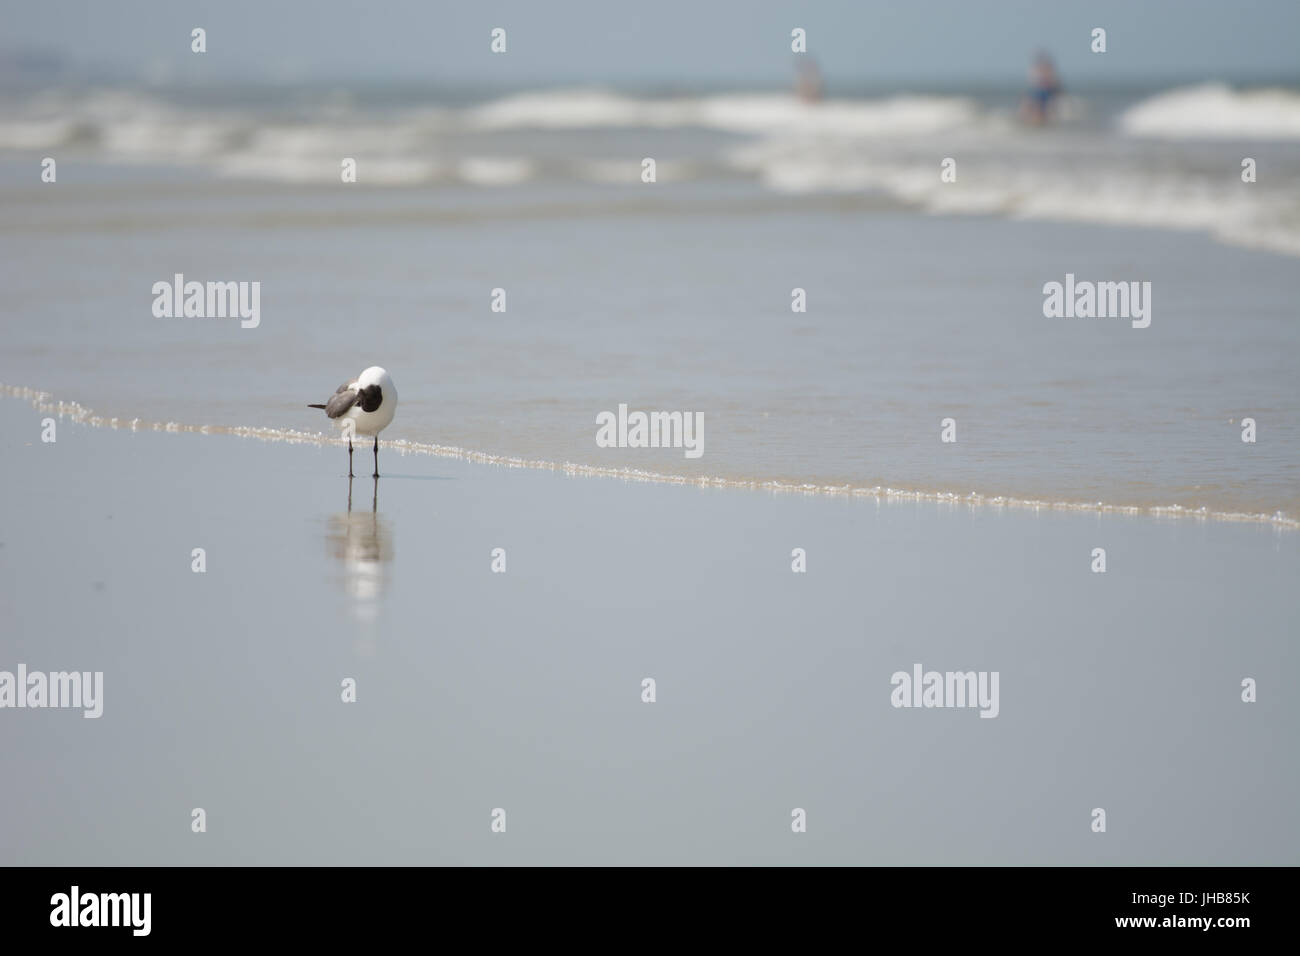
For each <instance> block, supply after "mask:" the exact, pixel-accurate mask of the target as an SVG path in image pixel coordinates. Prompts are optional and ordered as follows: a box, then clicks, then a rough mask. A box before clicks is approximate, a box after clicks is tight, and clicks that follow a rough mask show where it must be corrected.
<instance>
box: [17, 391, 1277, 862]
mask: <svg viewBox="0 0 1300 956" xmlns="http://www.w3.org/2000/svg"><path fill="white" fill-rule="evenodd" d="M44 417H46V416H45V415H44V414H43V413H41V412H38V411H36V410H35V409H33V408H32V407H31V406H30V405H29V404H28V403H27V402H24V401H21V400H17V399H14V398H4V399H0V444H2V445H3V449H4V451H3V461H4V471H5V488H4V495H3V497H2V498H0V501H2V502H3V504H0V618H2V619H3V621H4V626H3V631H2V632H0V635H2V636H0V670H8V671H13V670H15V668H16V667H17V665H18V664H20V663H22V664H25V665H26V666H27V668H28V669H29V670H42V671H59V670H73V669H75V670H81V671H102V672H103V674H104V700H103V715H102V716H101V717H100V718H99V719H84V718H83V717H82V715H81V712H80V711H77V710H53V709H0V747H2V748H3V752H4V754H5V777H6V781H7V782H6V784H5V786H4V787H3V788H0V793H3V796H0V808H2V809H3V812H2V813H0V861H2V862H5V863H13V864H75V865H94V864H113V865H117V864H151V863H152V864H166V863H174V864H235V863H258V864H261V863H267V864H271V863H279V864H290V863H306V864H348V863H355V864H362V863H377V864H422V863H451V864H492V863H505V864H543V863H546V864H586V863H611V864H633V863H639V864H674V863H683V864H710V863H715V864H725V863H772V864H1022V863H1024V864H1032V863H1040V864H1125V865H1129V864H1152V865H1162V864H1174V865H1177V864H1289V865H1294V864H1296V863H1298V862H1300V828H1297V827H1296V826H1295V825H1294V808H1295V806H1296V804H1297V802H1298V801H1300V781H1298V780H1297V772H1296V767H1295V762H1294V761H1293V760H1290V759H1288V758H1289V755H1290V754H1291V753H1292V751H1293V749H1294V748H1293V746H1292V744H1293V741H1292V737H1293V735H1294V729H1295V727H1296V726H1297V725H1298V724H1300V703H1297V697H1296V695H1295V693H1294V691H1293V684H1294V683H1295V681H1296V680H1297V678H1298V677H1300V654H1298V653H1297V650H1296V641H1295V633H1296V624H1297V622H1300V593H1298V592H1297V590H1296V588H1295V581H1296V580H1297V575H1298V572H1300V534H1297V533H1295V532H1293V531H1289V530H1286V529H1279V528H1276V527H1271V526H1267V525H1257V524H1234V523H1216V522H1206V521H1200V520H1196V519H1191V518H1179V519H1167V520H1161V519H1153V518H1148V517H1130V516H1124V515H1076V514H1065V513H1057V512H1051V511H1045V512H1033V511H1024V510H1020V511H1017V510H1001V509H997V508H990V507H983V508H974V509H972V508H968V507H965V506H962V505H942V504H935V503H889V502H877V501H874V500H854V499H835V498H826V497H804V496H800V495H772V494H767V493H763V492H757V491H739V490H719V489H708V488H699V487H694V486H673V485H662V484H644V483H630V482H623V481H619V480H615V479H608V478H580V477H573V476H569V475H564V474H561V473H550V472H541V471H533V470H525V469H510V468H503V467H497V466H491V465H482V464H475V463H469V462H464V461H457V460H453V459H445V458H436V457H429V456H420V455H405V456H403V455H399V454H397V453H395V452H393V451H391V450H385V451H383V452H381V461H380V464H381V469H382V470H383V471H384V472H385V476H384V477H383V478H382V479H380V481H379V482H378V487H377V489H376V487H375V483H374V482H372V481H371V479H369V478H368V477H367V478H358V479H357V480H356V481H354V482H353V483H352V489H351V490H352V496H351V512H349V511H348V488H349V482H348V479H347V478H346V460H345V459H346V453H345V452H344V451H343V450H342V448H340V447H338V446H331V447H317V446H311V445H293V444H284V443H270V442H261V441H257V440H253V439H241V438H235V437H229V436H220V435H200V434H167V433H159V432H151V431H150V432H131V431H129V430H122V429H119V430H112V429H106V428H93V427H88V426H85V425H80V424H76V423H74V422H72V421H70V420H64V421H62V422H61V423H60V424H59V425H58V431H57V441H56V442H54V443H52V444H49V443H43V442H42V441H41V430H42V427H41V420H42V418H44ZM359 460H360V459H359ZM359 470H361V469H359ZM364 471H365V472H367V473H368V471H369V469H368V468H365V469H364ZM372 506H373V507H374V510H373V511H372ZM796 547H798V548H803V549H805V551H806V553H807V572H806V573H803V574H795V573H792V572H791V550H792V549H793V548H796ZM1096 547H1104V548H1105V549H1106V552H1107V571H1106V573H1104V574H1095V573H1093V572H1092V571H1091V570H1090V565H1091V563H1092V560H1093V559H1092V557H1091V554H1092V549H1094V548H1096ZM195 548H203V549H204V550H205V559H206V571H205V572H204V573H194V572H193V571H192V563H193V560H194V559H193V557H192V553H193V549H195ZM495 548H503V549H505V551H506V572H505V573H493V572H492V570H491V564H492V561H493V557H492V552H493V549H495ZM916 663H920V664H922V665H923V666H924V668H925V669H926V670H930V669H934V670H937V671H950V670H953V671H957V670H959V671H968V670H971V671H986V672H994V671H996V672H998V674H999V675H1000V682H999V687H1000V701H999V708H998V710H999V712H998V715H997V717H996V718H994V719H982V718H981V717H980V716H979V711H978V710H977V709H973V708H895V707H893V706H891V691H892V690H893V688H892V686H891V675H893V674H894V673H895V672H898V671H904V672H910V671H911V670H912V668H913V665H914V664H916ZM1247 677H1251V678H1255V679H1256V680H1257V681H1258V682H1259V689H1258V694H1259V699H1258V702H1256V703H1251V704H1247V703H1243V702H1242V700H1241V681H1242V679H1243V678H1247ZM346 678H353V679H354V680H355V681H356V694H357V700H356V702H355V703H344V702H342V700H341V699H340V698H341V682H342V681H344V679H346ZM644 678H653V679H654V680H655V681H656V697H657V699H656V701H655V702H654V703H653V704H650V703H644V702H643V701H642V681H643V679H644ZM196 807H201V808H203V809H204V810H205V811H206V819H207V832H206V833H194V832H192V831H191V811H192V809H193V808H196ZM1096 807H1102V808H1104V809H1105V810H1106V814H1107V832H1105V833H1101V834H1099V833H1093V832H1092V831H1091V829H1090V824H1091V822H1092V816H1091V812H1092V810H1093V808H1096ZM495 808H503V809H504V810H505V811H506V821H507V825H506V832H505V833H494V832H492V828H491V825H492V812H493V810H494V809H495ZM794 808H802V809H804V810H806V813H807V832H806V833H802V834H796V833H793V832H791V811H792V810H793V809H794Z"/></svg>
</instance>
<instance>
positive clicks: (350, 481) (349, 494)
mask: <svg viewBox="0 0 1300 956" xmlns="http://www.w3.org/2000/svg"><path fill="white" fill-rule="evenodd" d="M348 514H352V476H351V475H348Z"/></svg>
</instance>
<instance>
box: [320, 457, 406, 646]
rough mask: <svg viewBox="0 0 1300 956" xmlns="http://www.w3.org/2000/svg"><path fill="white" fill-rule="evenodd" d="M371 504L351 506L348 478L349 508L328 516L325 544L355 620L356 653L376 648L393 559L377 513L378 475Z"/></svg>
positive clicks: (387, 534) (389, 537)
mask: <svg viewBox="0 0 1300 956" xmlns="http://www.w3.org/2000/svg"><path fill="white" fill-rule="evenodd" d="M372 482H373V484H372V487H371V489H370V508H369V510H364V509H365V506H364V504H362V502H361V501H358V503H357V504H358V510H356V511H354V510H353V504H352V502H353V496H352V484H353V479H351V478H349V479H348V510H347V513H346V514H335V515H331V516H330V518H329V528H328V531H327V534H326V544H327V546H328V549H329V551H330V553H331V554H332V555H333V556H334V559H335V560H336V561H338V562H339V572H340V573H339V578H340V580H341V583H342V585H343V593H344V594H345V595H347V598H348V608H349V610H350V611H351V613H352V617H353V619H354V620H355V621H356V623H357V625H358V627H357V644H356V651H357V653H358V654H361V655H363V656H366V657H369V656H371V655H373V654H374V652H375V636H376V633H377V630H378V626H377V621H378V617H379V606H380V603H381V601H382V600H383V597H384V592H385V591H386V589H387V584H388V582H387V570H388V569H387V565H388V564H389V563H390V562H391V561H392V560H393V536H392V530H391V529H390V528H389V525H388V521H387V520H386V519H384V518H383V517H382V516H381V515H380V514H379V479H378V478H374V479H372Z"/></svg>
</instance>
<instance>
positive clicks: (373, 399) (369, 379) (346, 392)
mask: <svg viewBox="0 0 1300 956" xmlns="http://www.w3.org/2000/svg"><path fill="white" fill-rule="evenodd" d="M307 407H308V408H323V409H325V414H326V415H328V416H329V417H330V418H331V419H336V420H337V419H341V420H342V422H343V432H344V434H346V435H347V437H348V477H349V478H351V477H352V436H353V435H354V434H356V435H374V436H375V473H374V475H373V477H375V478H378V477H379V433H380V432H381V431H383V430H384V429H385V428H387V427H388V426H389V425H390V424H392V421H393V416H394V415H396V414H397V389H396V387H394V385H393V379H392V377H391V376H389V374H388V370H387V369H383V368H380V367H379V366H378V365H372V366H370V368H368V369H366V370H365V371H364V372H362V373H361V374H360V375H358V376H357V377H356V378H354V379H353V380H352V381H350V382H344V383H343V384H342V385H340V386H339V387H338V391H336V392H335V393H334V395H333V396H332V397H331V398H330V400H329V401H328V402H326V403H325V404H324V405H308V406H307Z"/></svg>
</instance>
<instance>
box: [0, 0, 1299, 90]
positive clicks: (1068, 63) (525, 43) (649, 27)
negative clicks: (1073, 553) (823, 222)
mask: <svg viewBox="0 0 1300 956" xmlns="http://www.w3.org/2000/svg"><path fill="white" fill-rule="evenodd" d="M0 16H2V18H3V23H4V28H3V32H0V56H7V57H8V62H9V63H12V62H13V55H14V54H15V53H17V52H33V51H39V52H42V53H48V54H52V55H54V56H55V57H58V58H60V59H61V60H62V61H63V62H65V63H67V64H69V65H71V66H72V67H73V68H74V69H75V72H76V73H77V74H79V75H82V76H92V77H93V76H95V75H100V76H103V75H113V76H136V77H143V78H148V79H151V80H153V81H154V82H171V83H185V84H199V85H223V84H231V83H236V84H237V83H244V82H266V81H272V82H288V83H298V82H311V81H367V82H404V83H409V82H416V83H438V84H445V85H459V86H465V87H480V86H487V87H492V86H502V87H518V86H530V85H539V84H572V83H591V84H600V83H606V84H611V85H620V84H658V85H663V86H674V87H681V88H690V87H692V86H707V85H715V86H716V85H727V84H735V85H759V86H761V85H767V84H773V85H788V83H789V79H790V76H791V72H792V66H793V55H792V53H791V51H790V31H791V29H792V28H794V27H802V28H803V29H804V30H806V31H807V37H808V51H809V53H810V54H811V55H813V56H814V57H816V59H817V61H818V62H819V64H820V65H821V67H822V69H823V71H824V72H825V74H826V76H827V78H828V79H829V80H832V81H835V82H838V84H839V85H841V86H844V85H850V84H855V85H864V86H869V85H891V84H898V83H913V84H916V85H921V86H928V85H933V86H943V85H945V84H952V83H960V82H966V83H982V84H988V85H1000V84H1016V83H1019V82H1021V81H1022V80H1023V77H1024V75H1025V70H1026V66H1027V64H1028V61H1029V58H1030V56H1031V55H1032V54H1033V52H1034V51H1035V50H1037V49H1039V48H1044V49H1047V50H1049V51H1050V52H1051V53H1052V54H1053V55H1054V56H1055V57H1056V60H1057V62H1058V64H1059V66H1060V68H1061V71H1062V73H1063V75H1064V76H1066V77H1067V78H1069V80H1070V81H1071V83H1072V84H1073V85H1074V86H1076V87H1087V86H1108V85H1113V86H1121V85H1124V84H1132V83H1138V84H1144V83H1151V84H1158V83H1159V82H1160V81H1162V80H1166V79H1169V80H1186V79H1189V78H1200V79H1223V80H1229V81H1233V80H1237V81H1249V80H1251V79H1257V80H1258V79H1276V78H1293V77H1296V76H1297V75H1300V53H1298V52H1297V47H1298V45H1300V44H1298V39H1297V38H1300V2H1297V0H1042V2H1028V0H892V2H872V0H807V2H794V0H784V2H783V0H519V2H516V0H511V2H494V0H474V2H470V0H455V2H445V0H316V2H311V0H215V2H211V0H42V2H39V3H34V2H31V0H0ZM196 26H201V27H203V28H204V29H205V30H206V31H207V43H208V51H207V53H205V54H202V55H199V54H194V53H191V52H190V30H191V29H192V28H193V27H196ZM494 27H501V28H504V29H505V30H506V38H507V52H506V53H505V54H504V55H500V54H493V53H491V52H490V50H489V43H490V32H491V30H492V29H493V28H494ZM1094 27H1102V28H1104V29H1106V31H1107V48H1108V49H1107V52H1106V53H1104V54H1098V53H1093V52H1092V51H1091V50H1090V44H1091V33H1092V30H1093V28H1094ZM4 76H5V73H4V71H3V70H0V82H3V80H4Z"/></svg>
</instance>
